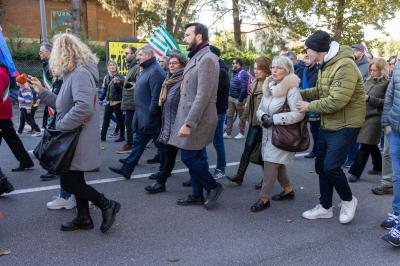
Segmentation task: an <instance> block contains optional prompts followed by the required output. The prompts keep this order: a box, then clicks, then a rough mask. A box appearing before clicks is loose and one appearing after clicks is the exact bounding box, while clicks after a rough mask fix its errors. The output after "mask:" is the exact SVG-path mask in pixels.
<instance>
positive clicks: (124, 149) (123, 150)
mask: <svg viewBox="0 0 400 266" xmlns="http://www.w3.org/2000/svg"><path fill="white" fill-rule="evenodd" d="M131 152H132V144H125V145H124V146H122V147H121V148H119V149H118V150H117V151H116V153H118V154H124V153H131Z"/></svg>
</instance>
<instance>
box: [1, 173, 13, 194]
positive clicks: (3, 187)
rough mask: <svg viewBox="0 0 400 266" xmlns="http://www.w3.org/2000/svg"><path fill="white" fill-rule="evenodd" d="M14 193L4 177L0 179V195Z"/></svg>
mask: <svg viewBox="0 0 400 266" xmlns="http://www.w3.org/2000/svg"><path fill="white" fill-rule="evenodd" d="M12 191H14V187H13V185H12V184H11V183H10V182H8V179H7V178H6V177H3V178H0V195H2V194H4V193H11V192H12Z"/></svg>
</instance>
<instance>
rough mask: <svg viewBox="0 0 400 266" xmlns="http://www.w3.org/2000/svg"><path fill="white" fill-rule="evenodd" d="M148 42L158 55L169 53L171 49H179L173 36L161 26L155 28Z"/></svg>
mask: <svg viewBox="0 0 400 266" xmlns="http://www.w3.org/2000/svg"><path fill="white" fill-rule="evenodd" d="M149 44H150V45H151V46H152V47H153V48H154V50H155V51H156V53H157V55H158V56H163V55H169V54H170V53H171V51H172V50H180V48H179V45H178V43H177V42H176V41H175V39H174V37H172V35H171V34H170V33H169V32H168V31H167V30H166V29H165V28H164V27H162V26H161V27H158V28H157V29H156V31H155V32H154V34H153V36H151V38H150V40H149Z"/></svg>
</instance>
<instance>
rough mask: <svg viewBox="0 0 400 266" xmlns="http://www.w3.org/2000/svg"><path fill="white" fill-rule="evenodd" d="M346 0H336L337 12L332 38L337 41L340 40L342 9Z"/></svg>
mask: <svg viewBox="0 0 400 266" xmlns="http://www.w3.org/2000/svg"><path fill="white" fill-rule="evenodd" d="M345 5H346V0H338V1H337V12H336V18H335V24H334V28H333V30H332V31H333V33H334V34H333V39H334V40H335V41H337V42H340V39H341V38H342V34H343V25H344V11H345V9H346V7H345Z"/></svg>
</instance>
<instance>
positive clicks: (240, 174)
mask: <svg viewBox="0 0 400 266" xmlns="http://www.w3.org/2000/svg"><path fill="white" fill-rule="evenodd" d="M247 166H249V158H246V157H245V156H243V155H242V158H240V164H239V168H238V170H237V173H236V175H234V176H233V177H229V176H227V177H226V178H227V179H228V180H230V181H231V182H234V183H236V184H238V185H239V186H241V185H242V183H243V178H244V174H245V173H246V169H247Z"/></svg>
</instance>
